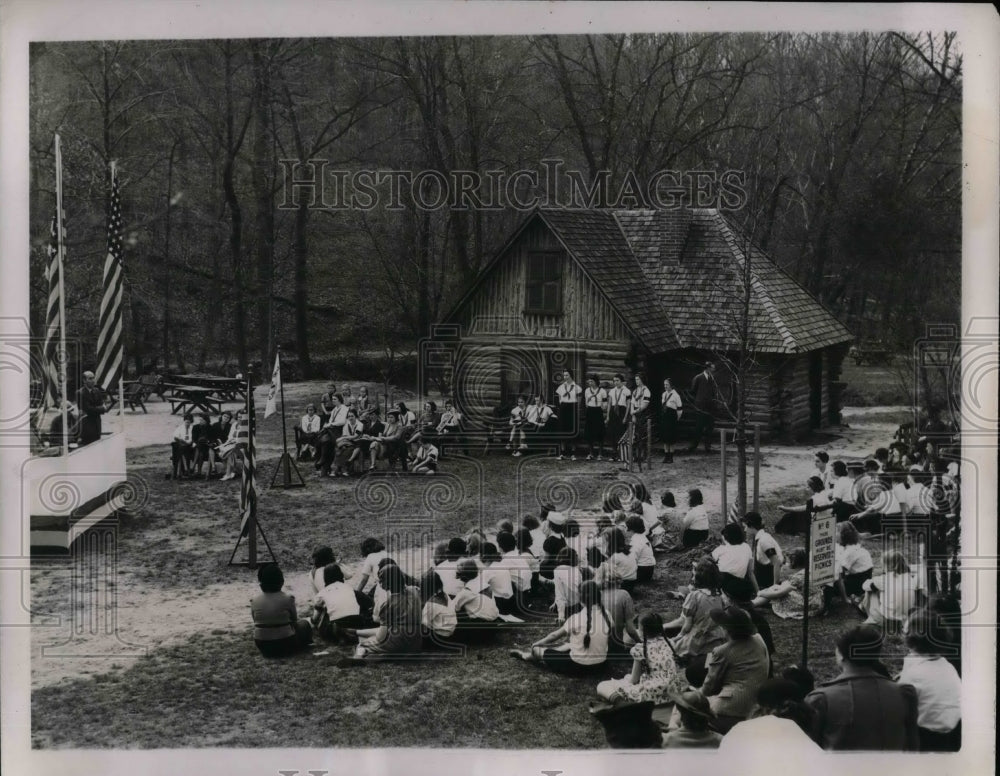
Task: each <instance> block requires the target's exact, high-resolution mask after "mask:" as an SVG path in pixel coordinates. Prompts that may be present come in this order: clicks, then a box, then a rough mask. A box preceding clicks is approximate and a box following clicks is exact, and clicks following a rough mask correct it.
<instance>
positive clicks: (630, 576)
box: [594, 528, 639, 593]
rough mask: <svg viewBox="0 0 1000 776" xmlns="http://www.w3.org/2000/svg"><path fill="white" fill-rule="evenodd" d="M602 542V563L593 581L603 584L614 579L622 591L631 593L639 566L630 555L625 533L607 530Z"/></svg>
mask: <svg viewBox="0 0 1000 776" xmlns="http://www.w3.org/2000/svg"><path fill="white" fill-rule="evenodd" d="M601 538H602V539H603V541H604V549H603V554H604V561H603V562H602V563H601V566H600V568H599V569H596V570H595V572H594V581H595V582H597V583H598V584H604V582H605V581H607V580H609V579H614V580H615V581H616V582H617V583H618V584H620V585H621V587H622V589H623V590H626V591H628V592H630V593H631V592H632V588H633V587H634V586H635V583H636V580H637V579H638V576H639V566H638V564H637V563H636V559H635V556H634V555H632V554H631V552H630V550H631V548H630V547H629V544H628V541H627V540H626V539H625V532H624V531H622V530H621V529H620V528H608V529H606V530H605V531H604V532H603V533H602V534H601Z"/></svg>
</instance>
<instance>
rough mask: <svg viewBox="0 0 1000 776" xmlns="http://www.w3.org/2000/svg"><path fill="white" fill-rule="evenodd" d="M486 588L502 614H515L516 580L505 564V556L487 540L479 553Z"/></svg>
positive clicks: (483, 583) (480, 572)
mask: <svg viewBox="0 0 1000 776" xmlns="http://www.w3.org/2000/svg"><path fill="white" fill-rule="evenodd" d="M479 558H480V561H481V564H480V565H481V569H480V571H479V574H480V576H481V577H482V586H483V589H484V590H489V591H490V594H491V595H492V596H493V600H494V601H495V602H496V605H497V611H498V612H499V613H500V614H505V615H508V614H514V613H515V612H516V611H517V599H516V598H515V597H514V582H513V579H512V577H511V574H510V571H509V570H508V569H507V568H506V567H505V566H504V563H503V557H502V556H501V555H500V551H499V550H498V549H497V546H496V545H495V544H492V543H491V542H487V543H486V544H484V545H483V547H482V550H481V551H480V553H479Z"/></svg>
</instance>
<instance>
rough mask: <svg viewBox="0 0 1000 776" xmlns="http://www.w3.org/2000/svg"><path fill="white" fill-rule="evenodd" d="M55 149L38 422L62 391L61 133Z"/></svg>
mask: <svg viewBox="0 0 1000 776" xmlns="http://www.w3.org/2000/svg"><path fill="white" fill-rule="evenodd" d="M55 150H56V192H57V194H56V211H55V213H54V214H53V216H52V225H51V227H50V234H51V237H50V240H49V249H48V254H49V263H48V266H46V268H45V277H46V279H47V280H48V282H49V298H48V303H47V305H46V307H45V345H44V347H43V349H42V404H41V409H40V410H39V412H38V419H39V423H41V421H42V420H43V419H44V418H45V412H46V410H47V409H49V408H50V407H56V406H58V405H59V394H60V392H61V390H62V388H61V385H62V380H61V376H62V373H61V371H60V364H61V362H62V357H61V353H60V339H61V336H60V335H61V329H62V310H61V308H62V298H61V297H62V278H61V274H62V258H63V257H62V253H63V251H64V250H65V243H66V229H65V227H63V225H62V220H63V219H62V213H60V212H59V209H60V207H61V206H62V195H61V192H62V169H61V167H62V153H61V149H60V143H59V135H56V138H55Z"/></svg>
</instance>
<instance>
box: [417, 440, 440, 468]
mask: <svg viewBox="0 0 1000 776" xmlns="http://www.w3.org/2000/svg"><path fill="white" fill-rule="evenodd" d="M437 463H438V449H437V448H436V447H435V446H434V445H433V444H431V440H430V439H428V438H426V437H421V439H420V447H418V448H417V454H416V456H415V457H414V459H413V463H412V464H410V472H412V473H413V474H436V473H437Z"/></svg>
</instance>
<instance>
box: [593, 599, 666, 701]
mask: <svg viewBox="0 0 1000 776" xmlns="http://www.w3.org/2000/svg"><path fill="white" fill-rule="evenodd" d="M639 633H640V634H642V643H641V644H636V645H635V646H634V647H632V649H631V650H630V654H631V656H632V673H630V674H629V675H628V676H626V677H623V678H621V679H608V680H606V681H603V682H601V683H600V684H598V685H597V694H598V695H599V696H601V697H602V698H604V699H605V700H607V701H611V702H619V701H630V702H633V703H641V702H642V701H652V702H653V703H656V704H662V703H666V702H667V701H668V700H669V699H670V686H671V683H672V682H673V681H674V679H675V677H676V676H677V664H676V662H675V661H674V654H673V650H671V649H670V646H669V645H668V644H667V642H666V640H665V639H664V637H663V620H662V618H661V617H660V615H658V614H657V613H656V612H644V613H643V614H642V615H641V616H640V617H639Z"/></svg>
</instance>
